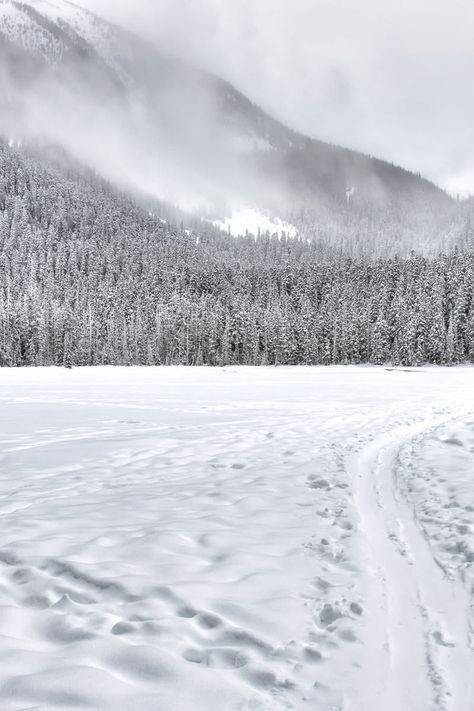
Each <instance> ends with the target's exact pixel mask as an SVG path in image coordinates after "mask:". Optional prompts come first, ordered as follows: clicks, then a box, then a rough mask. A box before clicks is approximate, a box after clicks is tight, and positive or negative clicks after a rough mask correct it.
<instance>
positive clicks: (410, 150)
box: [78, 0, 474, 193]
mask: <svg viewBox="0 0 474 711" xmlns="http://www.w3.org/2000/svg"><path fill="white" fill-rule="evenodd" d="M78 2H79V3H81V0H78ZM82 3H83V4H84V5H87V6H88V7H89V8H90V9H92V10H94V11H95V12H97V13H98V14H101V15H103V16H106V17H107V18H109V19H112V20H115V21H116V22H118V23H121V24H126V26H127V27H129V28H130V29H133V30H136V31H137V32H141V33H143V34H144V35H146V36H147V37H148V38H149V39H152V40H154V41H155V42H157V43H159V45H160V46H161V47H162V48H164V49H171V50H172V51H174V52H175V53H177V54H180V55H183V56H185V57H186V58H188V59H189V60H191V61H194V62H198V63H199V64H201V65H203V66H204V67H206V68H208V69H211V70H212V71H214V72H215V73H217V74H220V75H221V76H223V77H225V78H226V79H229V80H231V81H232V82H233V83H234V84H235V85H236V86H237V87H238V88H239V89H241V90H242V91H244V92H245V93H246V94H247V95H248V96H249V97H250V98H252V99H253V100H255V101H256V102H257V103H259V104H260V105H262V106H263V107H264V108H265V109H267V110H269V111H270V112H271V113H273V114H275V115H276V116H277V117H278V118H280V119H283V120H284V121H286V122H287V123H288V124H290V125H291V126H293V127H295V128H297V129H299V130H301V131H303V132H305V133H307V134H310V135H312V136H315V137H318V138H321V139H323V140H327V141H330V142H334V143H338V144H341V145H345V146H347V147H350V148H357V149H360V150H363V151H365V152H368V153H371V154H373V155H377V156H379V157H381V158H385V159H388V160H392V161H394V162H396V163H399V164H401V165H403V166H406V167H408V168H410V169H412V170H415V171H419V172H421V173H423V174H425V175H427V176H428V177H430V178H432V179H433V180H435V181H436V182H438V183H440V184H442V185H443V186H444V187H447V188H448V189H450V190H451V191H453V192H456V191H459V192H473V193H474V91H473V90H472V81H473V74H474V39H473V38H474V1H473V0H82Z"/></svg>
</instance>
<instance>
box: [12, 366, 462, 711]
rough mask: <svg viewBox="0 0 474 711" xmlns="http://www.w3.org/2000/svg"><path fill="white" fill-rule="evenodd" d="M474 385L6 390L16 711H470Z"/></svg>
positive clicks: (192, 377) (424, 378) (65, 380)
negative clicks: (54, 710)
mask: <svg viewBox="0 0 474 711" xmlns="http://www.w3.org/2000/svg"><path fill="white" fill-rule="evenodd" d="M473 386H474V370H472V369H468V368H464V369H463V368H459V369H455V368H453V369H442V368H431V369H430V368H427V369H423V370H421V369H420V370H396V369H383V368H379V369H377V368H370V367H368V368H364V367H363V368H354V367H352V368H351V367H335V368H261V369H257V368H225V369H217V368H216V369H207V368H201V369H191V368H179V367H178V368H146V369H145V368H144V369H140V368H128V369H127V368H116V369H113V368H96V369H88V368H86V369H75V370H72V371H68V370H58V369H31V370H29V369H21V370H20V369H18V370H16V369H10V370H6V369H5V370H0V400H1V408H0V521H1V539H0V593H1V596H0V667H1V669H2V672H1V679H0V708H1V709H2V711H19V709H41V711H52V710H53V709H62V710H64V711H66V710H67V709H84V710H85V709H94V710H96V711H99V710H100V711H108V710H109V709H110V710H111V711H112V710H113V711H127V710H132V709H133V711H157V709H160V711H190V710H191V709H192V710H193V711H213V710H216V711H225V710H229V711H231V710H234V709H235V710H237V709H240V710H243V709H248V710H250V709H266V710H272V711H277V710H278V709H311V710H313V711H314V709H318V710H323V711H329V710H332V711H336V710H340V711H342V710H344V711H362V710H364V711H379V710H380V709H384V711H402V710H403V711H472V708H473V707H474V694H473V687H472V684H473V674H472V670H473V664H474V656H473V647H472V644H473V637H472V629H473V628H472V623H473V617H472V612H473V609H472V602H473V600H472V561H473V552H474V544H473V524H474V506H473V499H472V484H473V482H472V477H473V471H474V468H473V464H474V462H473V457H474V417H473V415H472V410H473V404H472V403H473V402H474V399H473V390H474V387H473Z"/></svg>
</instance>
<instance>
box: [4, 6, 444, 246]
mask: <svg viewBox="0 0 474 711" xmlns="http://www.w3.org/2000/svg"><path fill="white" fill-rule="evenodd" d="M0 67H1V70H0V89H1V94H0V95H1V96H2V97H3V98H2V99H0V101H1V105H0V108H1V113H0V118H1V125H0V129H1V130H2V131H3V132H4V133H7V135H8V136H9V137H14V138H18V137H20V138H23V137H24V136H27V137H35V138H36V137H42V138H46V139H47V140H48V141H49V142H54V143H58V144H60V145H62V146H63V147H64V148H66V149H67V150H68V151H70V152H71V153H72V154H73V155H74V156H75V157H77V158H79V159H80V160H81V161H83V162H84V163H85V164H87V165H90V166H92V167H94V168H95V169H96V170H97V171H98V172H100V173H101V174H102V175H104V176H105V177H107V178H109V179H112V180H113V181H114V182H116V183H119V184H120V185H122V186H126V187H127V188H133V189H136V190H138V191H141V192H146V193H148V194H152V195H155V196H158V197H160V198H162V199H165V200H169V201H171V202H174V203H175V204H178V205H179V206H181V207H184V208H188V209H191V210H193V211H195V212H199V213H200V214H205V215H206V216H207V217H208V218H209V219H210V220H212V221H217V222H218V223H219V224H223V225H228V224H229V220H230V221H232V215H231V212H232V208H237V214H238V215H241V214H242V213H243V214H252V215H255V214H257V215H258V214H262V220H261V221H262V225H266V224H268V219H269V217H268V216H269V215H270V217H273V218H275V219H280V220H284V222H283V223H281V224H283V225H286V224H288V223H290V224H291V225H293V227H292V228H289V230H290V231H294V230H295V229H296V228H297V229H298V230H299V231H301V232H307V233H308V235H309V236H313V235H314V232H315V228H316V229H320V227H321V225H330V228H331V229H333V230H334V232H335V233H339V232H340V231H341V230H345V229H346V223H347V221H348V219H349V218H348V217H347V215H349V217H350V221H351V222H352V223H353V221H354V219H355V220H356V222H357V224H360V223H361V221H362V222H364V221H366V220H367V215H369V218H370V220H371V222H372V223H374V224H375V223H376V227H375V228H374V229H375V230H376V231H380V229H381V227H380V225H384V224H387V223H390V225H394V224H395V225H397V229H398V230H400V225H402V226H403V229H407V230H408V231H409V232H413V233H415V232H417V230H418V225H419V223H421V222H423V223H426V220H427V216H428V217H430V218H433V221H434V222H438V221H439V216H440V212H443V214H444V213H445V211H446V210H448V211H449V210H450V209H451V202H452V201H451V200H450V198H449V197H448V196H447V195H446V194H445V193H444V192H442V191H441V190H439V189H438V188H437V187H436V186H434V185H433V184H432V183H430V182H428V181H426V180H423V179H422V178H420V177H419V176H417V175H414V174H412V173H409V172H407V171H405V170H402V169H401V168H398V167H395V166H393V165H389V164H387V163H385V162H383V161H379V160H375V159H373V158H371V157H368V156H365V155H362V154H360V153H357V152H353V151H350V150H346V149H342V148H339V147H336V146H331V145H328V144H325V143H322V142H320V141H317V140H312V139H310V138H307V137H305V136H302V135H300V134H298V133H296V132H295V131H292V130H291V129H289V128H287V127H286V126H284V125H283V124H281V123H280V122H278V121H277V120H276V119H274V118H272V117H270V116H269V115H267V114H266V113H265V112H264V111H262V110H261V109H260V108H259V107H258V106H256V105H255V104H253V103H252V102H251V101H249V100H248V99H247V98H246V97H245V96H243V95H242V94H241V93H240V92H239V91H238V90H237V89H235V88H234V87H233V86H231V85H230V84H228V83H227V82H225V81H223V80H221V79H219V78H218V77H215V76H212V75H210V74H207V73H205V72H202V71H200V70H197V69H195V68H193V67H191V66H189V65H187V64H186V63H184V62H182V61H180V60H179V59H176V58H174V57H170V56H167V55H165V54H163V53H161V52H159V51H158V50H157V49H155V48H154V47H152V46H150V45H148V44H147V43H145V42H143V41H142V40H140V39H139V38H137V37H135V36H134V35H132V34H130V33H128V32H127V31H125V30H123V29H120V28H118V27H115V26H113V25H111V24H109V23H107V22H105V21H103V20H101V19H100V18H98V17H97V16H95V15H94V14H93V13H91V12H88V11H86V10H84V9H83V8H81V7H79V6H77V5H75V4H73V3H70V2H67V0H27V1H26V2H18V1H17V0H0ZM341 220H342V222H341ZM236 222H238V220H237V221H236V220H234V222H233V223H234V224H236ZM254 223H255V221H254ZM278 224H279V223H278ZM315 226H316V227H315Z"/></svg>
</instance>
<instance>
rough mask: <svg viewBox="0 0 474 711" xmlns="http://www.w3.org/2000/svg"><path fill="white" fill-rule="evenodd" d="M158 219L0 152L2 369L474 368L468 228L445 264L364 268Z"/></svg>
mask: <svg viewBox="0 0 474 711" xmlns="http://www.w3.org/2000/svg"><path fill="white" fill-rule="evenodd" d="M160 217H161V216H160V215H159V214H156V215H155V214H154V213H153V212H152V211H150V210H148V209H145V208H144V207H143V206H141V205H140V204H139V203H137V202H135V201H134V200H132V199H131V198H130V197H128V196H126V195H125V194H122V193H120V192H118V191H116V190H115V189H113V188H112V187H111V186H110V185H109V184H108V183H106V182H105V181H103V180H101V179H100V178H98V177H97V176H96V175H94V174H93V173H92V172H89V171H86V170H81V169H79V168H78V167H67V165H66V164H65V163H61V161H59V160H56V161H55V160H50V159H48V160H46V159H44V158H43V159H42V160H40V159H39V158H38V157H37V155H35V154H34V152H28V151H27V150H15V149H12V148H10V147H8V145H6V144H0V365H3V366H27V365H35V366H41V365H61V366H62V365H64V366H80V365H99V364H129V365H132V364H137V365H160V364H161V365H168V364H183V365H202V364H206V365H213V366H216V365H227V364H250V365H267V364H268V365H274V364H275V365H283V364H295V365H296V364H307V365H310V364H311V365H312V364H331V363H376V364H384V363H393V364H399V365H421V364H423V363H426V362H429V363H439V364H454V363H460V362H465V361H470V362H473V361H474V303H473V286H472V285H473V284H474V251H473V249H472V247H473V233H472V229H471V227H470V223H469V222H468V221H467V222H466V223H465V226H464V230H463V231H462V234H461V238H460V240H459V244H458V245H457V246H454V248H453V249H452V250H451V251H450V252H449V253H448V254H438V255H437V256H433V257H428V256H423V255H421V254H416V253H414V252H413V253H412V254H411V255H409V256H408V257H406V258H399V257H396V256H395V257H393V258H389V259H380V258H377V259H371V260H369V259H367V258H362V257H361V256H360V255H359V256H348V254H347V251H344V250H343V249H339V248H338V249H336V248H335V247H334V245H333V243H332V241H331V240H327V241H325V240H324V239H323V238H320V239H314V240H312V241H311V240H306V239H305V240H303V239H301V238H294V239H289V238H285V237H283V238H281V239H278V237H276V236H273V237H272V236H270V235H268V234H267V235H261V236H259V237H258V238H255V237H254V236H250V235H249V236H247V237H241V238H234V237H230V236H229V235H226V234H223V233H222V232H220V231H219V230H217V229H214V228H213V227H212V226H210V225H207V224H206V223H204V222H202V223H198V222H196V224H195V227H194V229H193V230H192V231H189V230H185V229H183V226H182V225H180V224H179V222H177V223H176V224H173V223H172V222H167V223H164V222H163V220H162V219H160ZM353 251H354V252H356V250H353Z"/></svg>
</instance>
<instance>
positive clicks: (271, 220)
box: [213, 207, 297, 237]
mask: <svg viewBox="0 0 474 711" xmlns="http://www.w3.org/2000/svg"><path fill="white" fill-rule="evenodd" d="M213 225H215V226H216V227H219V228H220V229H222V230H224V231H225V232H230V234H232V235H233V236H234V237H238V236H239V235H245V234H247V232H248V233H249V234H253V235H258V234H259V233H261V234H265V233H266V232H269V233H270V234H271V235H273V234H278V235H279V236H281V235H282V234H283V233H285V234H286V235H287V236H288V237H295V236H296V234H297V231H296V228H295V227H294V226H293V225H290V224H288V223H287V222H283V221H282V220H280V219H279V218H276V217H273V216H270V215H266V214H264V213H263V212H261V211H259V210H257V209H255V208H251V207H241V208H239V209H237V210H234V211H233V212H232V215H231V217H226V218H225V219H224V220H215V221H213Z"/></svg>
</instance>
